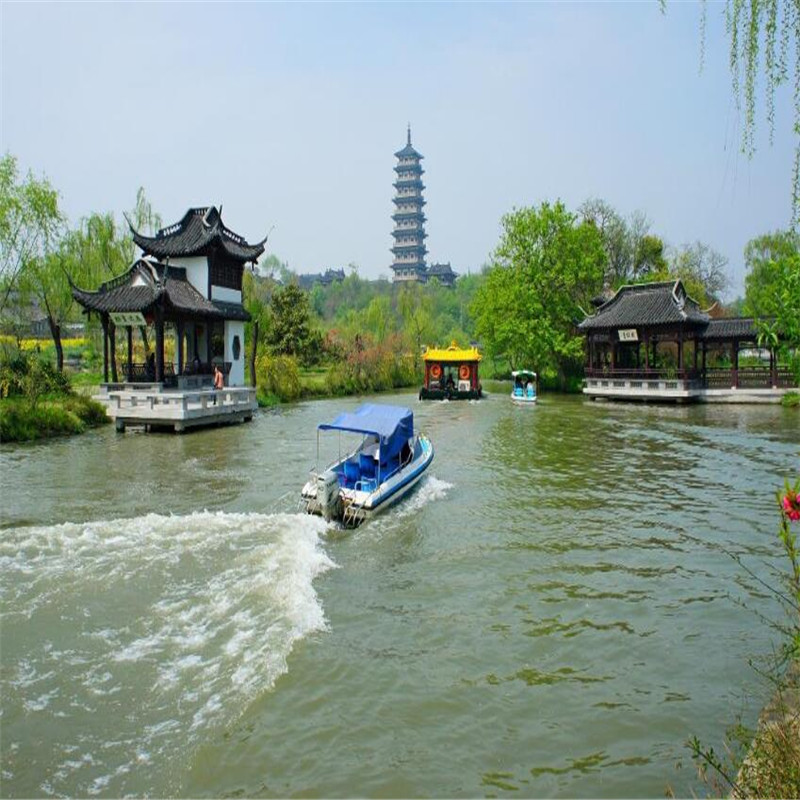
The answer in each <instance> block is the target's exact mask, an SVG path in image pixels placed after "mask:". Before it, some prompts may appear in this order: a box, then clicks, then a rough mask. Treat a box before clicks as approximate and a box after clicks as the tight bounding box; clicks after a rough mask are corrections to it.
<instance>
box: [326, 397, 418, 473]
mask: <svg viewBox="0 0 800 800" xmlns="http://www.w3.org/2000/svg"><path fill="white" fill-rule="evenodd" d="M318 427H319V430H321V431H348V432H350V433H363V434H365V435H369V434H372V435H374V436H377V437H378V439H379V440H380V444H381V461H385V460H387V459H389V458H391V457H392V456H394V455H397V454H398V453H399V452H400V450H401V448H402V447H403V445H404V444H405V443H406V442H407V441H408V440H409V438H410V437H412V436H413V435H414V414H413V413H412V412H411V410H410V409H408V408H403V407H402V406H384V405H375V404H374V403H365V404H364V405H363V406H361V408H359V409H356V410H355V411H345V412H344V413H343V414H339V416H338V417H336V419H335V420H334V421H333V422H323V423H322V424H321V425H319V426H318Z"/></svg>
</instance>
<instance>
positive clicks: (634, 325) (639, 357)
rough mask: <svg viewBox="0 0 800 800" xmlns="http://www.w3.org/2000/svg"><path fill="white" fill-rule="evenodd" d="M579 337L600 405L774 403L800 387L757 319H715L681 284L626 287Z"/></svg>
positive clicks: (591, 391) (589, 387) (588, 390)
mask: <svg viewBox="0 0 800 800" xmlns="http://www.w3.org/2000/svg"><path fill="white" fill-rule="evenodd" d="M578 329H579V330H580V331H581V332H582V333H584V334H585V336H586V387H585V388H584V390H583V391H584V393H585V394H587V395H588V396H590V397H591V398H592V399H595V398H598V397H607V398H616V399H664V400H706V401H713V400H720V401H744V402H751V401H759V400H763V401H774V400H776V399H780V396H781V395H782V394H783V393H784V392H786V391H787V390H789V389H790V388H793V387H794V385H795V384H794V378H793V375H792V373H791V371H790V370H789V369H788V367H785V366H781V365H779V364H778V359H777V356H776V353H775V351H774V349H770V348H762V347H760V346H759V344H758V330H757V328H756V325H755V322H754V320H753V319H751V318H745V317H735V318H712V316H711V315H710V314H709V313H708V312H707V311H703V310H702V309H701V308H700V306H699V305H698V303H697V302H696V301H695V300H693V299H692V298H691V297H689V296H688V295H687V293H686V290H685V288H684V286H683V283H682V282H681V281H680V280H678V281H667V282H659V283H647V284H635V285H630V286H623V287H622V288H620V289H619V290H618V291H617V292H616V293H615V294H614V296H613V297H611V298H610V299H609V300H607V301H605V302H603V303H602V304H601V305H600V306H599V307H598V308H597V310H596V311H595V313H594V314H592V315H590V316H587V317H586V318H585V319H584V320H583V322H581V323H580V324H579V325H578ZM744 352H746V353H747V354H748V356H749V357H748V359H747V360H748V361H749V362H751V363H748V365H747V366H744V365H741V364H740V357H741V355H742V353H744ZM753 362H755V363H753Z"/></svg>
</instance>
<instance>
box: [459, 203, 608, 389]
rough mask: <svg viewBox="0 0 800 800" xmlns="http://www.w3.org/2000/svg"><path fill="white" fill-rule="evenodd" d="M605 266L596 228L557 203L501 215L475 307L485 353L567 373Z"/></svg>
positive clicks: (580, 343) (579, 354) (516, 364)
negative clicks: (579, 327)
mask: <svg viewBox="0 0 800 800" xmlns="http://www.w3.org/2000/svg"><path fill="white" fill-rule="evenodd" d="M605 264H606V253H605V252H604V250H603V244H602V239H601V236H600V233H599V231H598V229H597V228H596V227H595V226H594V225H593V224H590V223H587V222H580V223H579V222H578V220H577V218H576V216H575V215H574V214H572V213H571V212H569V211H567V209H566V208H565V207H564V206H563V205H562V204H561V203H560V202H559V203H556V204H555V205H552V206H551V205H550V204H549V203H543V204H542V205H541V206H540V207H539V208H538V209H537V208H526V209H521V210H518V211H514V212H512V213H510V214H507V215H506V216H505V217H503V234H502V237H501V240H500V244H499V245H498V247H497V250H496V251H495V254H494V264H493V268H492V269H491V270H490V272H489V273H488V275H487V276H486V281H485V283H484V284H483V285H482V286H481V287H480V289H479V290H478V292H477V295H476V298H475V301H474V304H473V310H474V312H475V314H476V317H477V332H478V335H479V336H480V337H482V339H483V342H484V344H485V347H486V350H487V353H488V355H489V356H490V357H496V356H498V355H505V356H506V357H507V358H508V359H509V361H510V363H511V366H512V369H515V368H517V367H522V366H525V367H528V368H531V369H534V370H535V371H536V372H539V373H542V372H544V371H545V370H547V369H548V368H552V369H555V370H556V371H557V372H558V373H559V375H560V376H562V378H563V377H565V375H566V372H567V371H569V369H570V368H571V367H572V366H573V365H575V364H576V363H578V362H580V361H581V359H582V356H583V337H581V336H579V335H578V334H577V332H576V330H575V327H574V326H575V322H576V321H577V320H580V319H582V317H583V312H582V308H588V307H589V302H590V300H591V298H592V297H593V296H594V295H596V294H597V292H599V291H600V288H601V287H602V283H603V273H604V267H605Z"/></svg>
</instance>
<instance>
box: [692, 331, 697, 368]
mask: <svg viewBox="0 0 800 800" xmlns="http://www.w3.org/2000/svg"><path fill="white" fill-rule="evenodd" d="M693 344H694V347H693V348H692V349H693V350H694V371H695V372H697V334H695V337H694V340H693Z"/></svg>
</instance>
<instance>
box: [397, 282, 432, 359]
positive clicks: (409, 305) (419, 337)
mask: <svg viewBox="0 0 800 800" xmlns="http://www.w3.org/2000/svg"><path fill="white" fill-rule="evenodd" d="M431 306H432V303H431V298H430V297H429V296H428V295H427V294H426V293H425V290H424V288H423V287H422V286H420V285H419V284H418V283H411V284H409V285H405V286H401V287H400V291H399V292H398V294H397V310H398V311H399V312H400V316H401V317H402V319H403V324H404V325H405V327H406V333H407V335H408V336H410V337H411V339H412V347H413V350H414V369H415V370H416V369H418V368H419V359H420V356H421V354H422V346H423V345H424V344H431V342H430V337H431V336H432V335H433V315H432V313H431Z"/></svg>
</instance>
